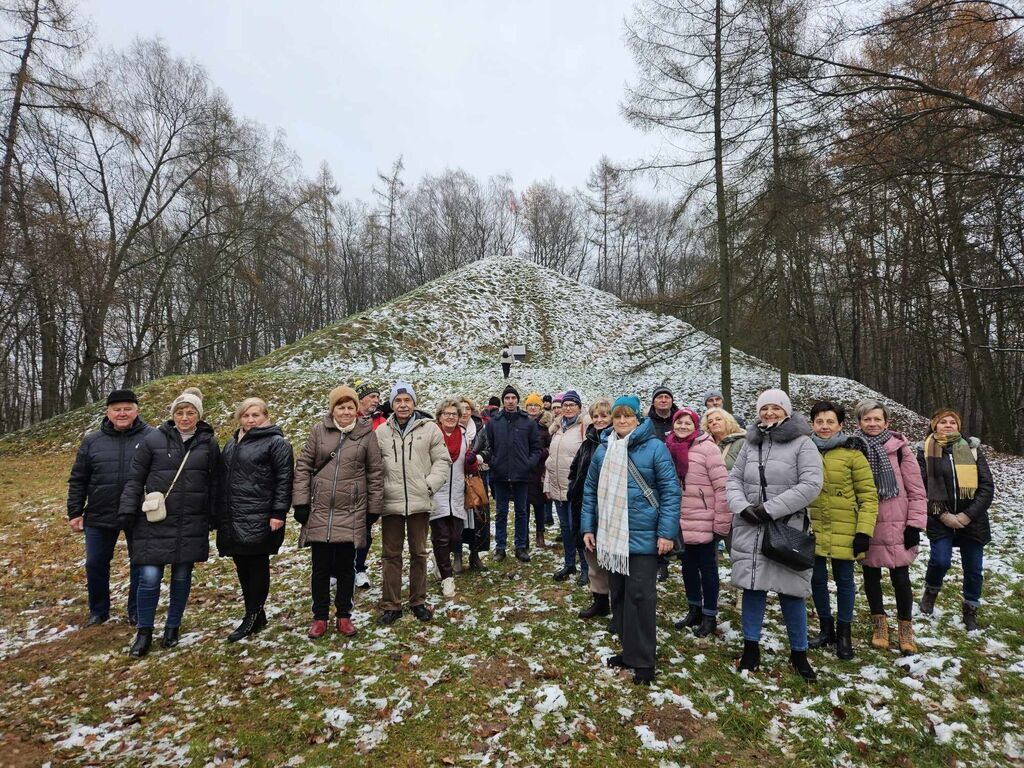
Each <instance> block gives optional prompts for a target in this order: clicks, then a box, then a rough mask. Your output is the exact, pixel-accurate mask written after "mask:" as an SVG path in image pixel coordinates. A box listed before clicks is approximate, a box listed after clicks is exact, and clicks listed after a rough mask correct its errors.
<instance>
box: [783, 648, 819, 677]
mask: <svg viewBox="0 0 1024 768" xmlns="http://www.w3.org/2000/svg"><path fill="white" fill-rule="evenodd" d="M789 663H790V664H791V665H792V667H793V669H795V670H796V671H797V672H799V673H800V677H802V678H803V679H804V680H806V681H807V682H808V683H814V682H817V680H818V676H817V675H816V674H815V672H814V670H813V669H811V665H810V663H808V661H807V651H790V652H789Z"/></svg>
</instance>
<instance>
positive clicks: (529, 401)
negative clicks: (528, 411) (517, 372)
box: [523, 392, 544, 408]
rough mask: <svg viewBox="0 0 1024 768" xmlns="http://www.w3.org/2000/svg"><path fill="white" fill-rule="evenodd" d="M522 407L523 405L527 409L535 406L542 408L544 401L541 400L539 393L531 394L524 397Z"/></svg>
mask: <svg viewBox="0 0 1024 768" xmlns="http://www.w3.org/2000/svg"><path fill="white" fill-rule="evenodd" d="M523 405H525V406H526V407H527V408H529V407H530V406H531V405H537V406H540V407H541V408H543V407H544V401H543V400H542V399H541V397H540V393H539V392H531V393H530V394H528V395H527V396H526V400H525V401H524V403H523Z"/></svg>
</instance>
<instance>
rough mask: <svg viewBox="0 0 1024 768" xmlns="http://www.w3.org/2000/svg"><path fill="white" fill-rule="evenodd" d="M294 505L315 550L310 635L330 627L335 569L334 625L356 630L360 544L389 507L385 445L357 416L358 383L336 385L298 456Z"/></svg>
mask: <svg viewBox="0 0 1024 768" xmlns="http://www.w3.org/2000/svg"><path fill="white" fill-rule="evenodd" d="M292 506H293V507H294V508H295V519H296V520H298V521H299V523H301V524H302V533H301V534H300V535H299V544H300V545H309V546H310V548H311V549H312V552H313V557H312V559H313V572H312V576H311V578H310V589H311V591H312V593H313V624H312V625H311V626H310V628H309V636H310V637H311V638H313V639H316V638H318V637H321V636H322V635H323V634H324V633H325V632H326V631H327V619H328V617H329V614H330V600H331V584H330V582H331V576H332V575H336V576H337V579H338V587H337V592H336V594H335V598H334V606H335V608H336V610H337V614H338V618H337V629H338V631H339V632H341V633H342V634H343V635H346V636H352V635H354V634H355V633H356V628H355V626H354V625H353V624H352V589H353V586H354V583H355V551H356V547H361V546H364V545H365V543H366V516H367V514H368V513H369V514H374V515H380V514H381V513H382V512H383V511H384V464H383V462H382V461H381V455H380V446H379V444H378V442H377V438H376V436H375V435H374V433H373V426H372V424H371V423H370V422H369V421H368V420H367V419H361V418H359V397H358V395H356V393H355V390H352V389H350V388H349V387H336V388H335V389H333V390H331V394H330V398H329V409H328V412H327V415H326V416H324V418H323V420H322V421H320V422H318V423H316V424H314V425H313V429H312V431H311V432H310V434H309V439H308V440H306V445H305V446H304V447H303V449H302V453H301V454H299V460H298V461H297V462H296V464H295V480H294V484H293V486H292Z"/></svg>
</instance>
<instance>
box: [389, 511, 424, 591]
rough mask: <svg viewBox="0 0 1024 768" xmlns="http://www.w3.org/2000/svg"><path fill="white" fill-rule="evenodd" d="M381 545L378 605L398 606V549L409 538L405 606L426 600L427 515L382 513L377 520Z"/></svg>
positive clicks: (399, 552) (399, 563) (400, 567)
mask: <svg viewBox="0 0 1024 768" xmlns="http://www.w3.org/2000/svg"><path fill="white" fill-rule="evenodd" d="M380 527H381V532H380V533H381V543H382V544H383V546H384V589H383V596H382V597H383V599H382V600H381V607H382V608H383V609H384V610H385V611H398V610H401V608H402V552H403V551H404V550H405V542H406V540H407V539H408V541H409V607H410V608H412V607H415V606H417V605H423V604H424V603H426V602H427V529H428V528H429V527H430V514H429V513H427V512H419V513H417V514H415V515H409V516H408V517H406V516H405V515H384V517H383V518H382V519H381V521H380Z"/></svg>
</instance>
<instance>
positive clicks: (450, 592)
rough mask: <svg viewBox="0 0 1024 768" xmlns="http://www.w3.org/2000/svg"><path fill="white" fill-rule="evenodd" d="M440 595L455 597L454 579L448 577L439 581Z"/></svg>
mask: <svg viewBox="0 0 1024 768" xmlns="http://www.w3.org/2000/svg"><path fill="white" fill-rule="evenodd" d="M441 594H442V595H444V596H445V597H455V579H454V578H452V577H451V576H449V577H448V578H447V579H441Z"/></svg>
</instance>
